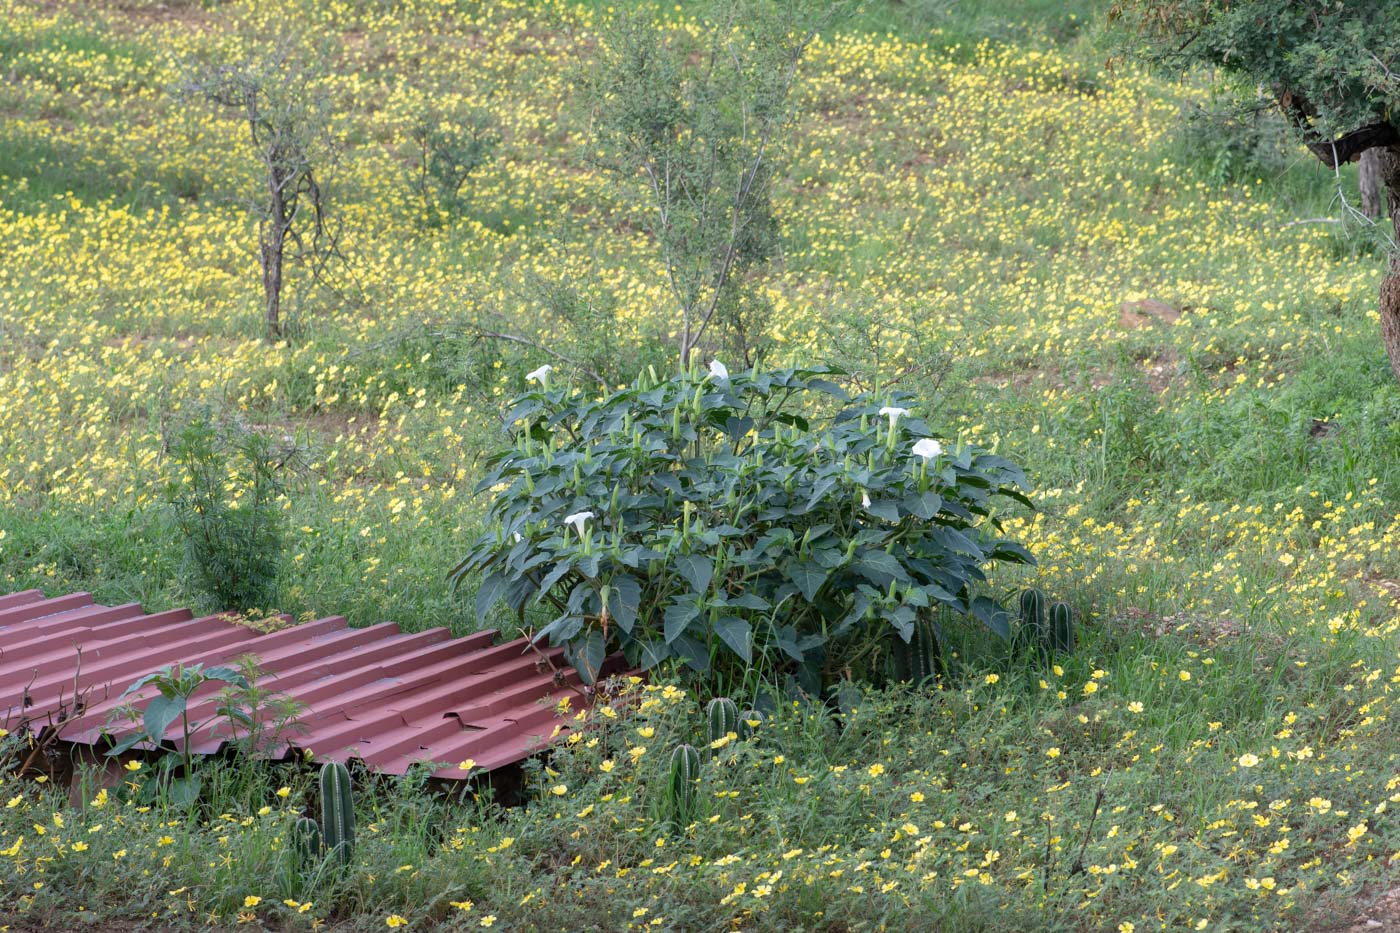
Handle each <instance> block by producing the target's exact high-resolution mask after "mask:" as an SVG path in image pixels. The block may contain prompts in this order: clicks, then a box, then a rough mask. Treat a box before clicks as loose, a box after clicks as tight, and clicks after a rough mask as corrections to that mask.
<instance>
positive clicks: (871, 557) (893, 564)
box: [853, 549, 909, 586]
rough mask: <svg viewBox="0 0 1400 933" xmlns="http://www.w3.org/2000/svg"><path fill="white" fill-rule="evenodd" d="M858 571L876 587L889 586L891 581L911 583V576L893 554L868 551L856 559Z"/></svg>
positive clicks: (855, 565)
mask: <svg viewBox="0 0 1400 933" xmlns="http://www.w3.org/2000/svg"><path fill="white" fill-rule="evenodd" d="M853 566H854V567H855V568H856V570H857V571H858V572H859V573H860V574H861V576H863V577H865V578H866V579H867V580H869V581H870V582H871V583H874V584H875V585H876V586H889V585H890V581H891V580H898V581H899V582H900V583H908V582H909V574H908V573H906V572H905V570H904V567H903V566H901V565H900V563H899V560H898V559H897V558H895V556H894V555H893V554H887V553H885V552H884V551H876V550H873V549H872V550H868V551H866V552H865V553H863V554H861V555H860V557H858V558H857V559H856V562H855V564H854V565H853Z"/></svg>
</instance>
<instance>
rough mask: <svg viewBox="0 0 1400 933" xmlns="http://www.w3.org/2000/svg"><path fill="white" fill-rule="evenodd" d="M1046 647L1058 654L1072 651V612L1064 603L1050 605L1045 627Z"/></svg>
mask: <svg viewBox="0 0 1400 933" xmlns="http://www.w3.org/2000/svg"><path fill="white" fill-rule="evenodd" d="M1047 629H1048V630H1047V631H1046V636H1047V647H1048V648H1049V649H1050V650H1051V651H1054V652H1057V653H1059V654H1071V653H1073V651H1074V612H1073V610H1071V609H1070V608H1069V606H1067V605H1065V604H1064V603H1055V605H1053V606H1051V607H1050V624H1049V626H1048V627H1047Z"/></svg>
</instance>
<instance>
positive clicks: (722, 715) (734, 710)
mask: <svg viewBox="0 0 1400 933" xmlns="http://www.w3.org/2000/svg"><path fill="white" fill-rule="evenodd" d="M705 724H706V728H707V731H708V733H709V737H710V744H711V745H713V744H714V743H715V742H718V741H719V740H720V739H722V738H724V737H725V736H726V735H728V734H729V733H731V732H733V733H734V734H735V735H738V734H739V707H738V706H737V705H736V704H735V703H734V701H733V700H731V699H729V697H715V698H714V699H713V700H711V701H710V703H709V705H708V706H706V707H705Z"/></svg>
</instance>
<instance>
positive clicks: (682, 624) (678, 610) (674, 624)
mask: <svg viewBox="0 0 1400 933" xmlns="http://www.w3.org/2000/svg"><path fill="white" fill-rule="evenodd" d="M699 616H700V607H699V606H698V605H697V604H696V603H694V602H689V601H687V602H682V603H674V604H672V605H670V606H667V607H666V615H665V619H666V622H665V629H664V632H663V634H664V635H665V638H666V644H668V645H669V644H671V643H672V642H674V641H675V640H676V639H677V638H679V637H680V636H681V634H682V633H684V632H685V630H686V628H687V627H688V626H689V625H690V623H691V622H694V621H695V620H696V619H697V618H698V617H699Z"/></svg>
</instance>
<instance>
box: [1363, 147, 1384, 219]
mask: <svg viewBox="0 0 1400 933" xmlns="http://www.w3.org/2000/svg"><path fill="white" fill-rule="evenodd" d="M1360 177H1361V212H1362V213H1363V214H1365V215H1366V216H1367V217H1370V218H1371V219H1372V220H1376V219H1378V218H1381V217H1384V216H1385V183H1384V182H1382V181H1381V150H1380V149H1367V150H1366V151H1365V152H1363V153H1361V176H1360Z"/></svg>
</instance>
